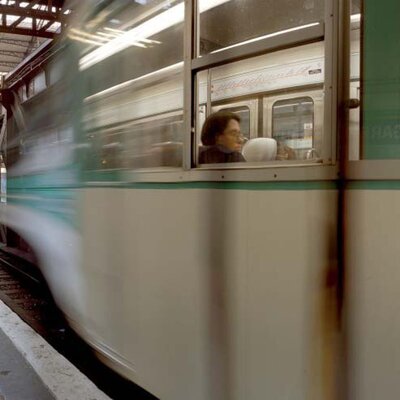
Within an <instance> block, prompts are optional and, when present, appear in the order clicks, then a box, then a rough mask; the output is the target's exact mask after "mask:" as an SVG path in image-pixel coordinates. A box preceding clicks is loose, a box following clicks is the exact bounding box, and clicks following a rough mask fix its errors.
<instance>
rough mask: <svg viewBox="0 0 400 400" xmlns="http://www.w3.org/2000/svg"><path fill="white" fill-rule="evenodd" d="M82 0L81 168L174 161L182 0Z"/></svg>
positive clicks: (77, 28) (73, 33) (179, 126)
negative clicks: (83, 146) (83, 155)
mask: <svg viewBox="0 0 400 400" xmlns="http://www.w3.org/2000/svg"><path fill="white" fill-rule="evenodd" d="M82 3H86V4H84V5H83V7H85V8H86V10H85V12H83V14H79V15H83V16H82V17H81V20H80V21H75V23H74V25H73V26H72V27H70V29H69V33H68V36H69V38H70V39H71V40H73V41H74V42H75V44H76V45H78V46H80V48H81V52H80V54H81V57H80V71H81V74H82V77H83V78H82V80H83V82H84V83H85V84H84V85H83V90H84V97H85V98H86V100H85V106H84V110H83V120H84V128H85V134H86V135H85V137H86V140H87V144H88V146H87V148H88V157H87V165H86V168H87V169H89V170H104V169H106V170H107V169H123V168H128V169H129V168H142V167H180V166H181V165H182V143H183V122H182V115H183V111H182V109H183V19H184V1H183V0H175V1H174V0H171V1H165V0H147V1H140V2H139V1H135V2H133V1H127V2H125V1H124V2H121V1H107V2H96V3H95V4H94V3H93V2H92V1H88V2H82ZM172 114H173V115H174V116H175V117H174V118H172V117H171V115H172ZM177 115H179V117H176V116H177ZM171 118H172V119H171Z"/></svg>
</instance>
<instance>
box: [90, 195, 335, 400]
mask: <svg viewBox="0 0 400 400" xmlns="http://www.w3.org/2000/svg"><path fill="white" fill-rule="evenodd" d="M335 204H336V193H335V192H334V191H330V192H328V191H322V192H318V191H305V192H301V191H280V192H273V191H259V192H257V191H255V192H251V191H233V190H184V191H180V190H166V191H165V190H130V189H118V190H110V189H90V190H87V191H86V196H85V205H84V210H83V214H84V215H85V224H86V227H85V239H84V243H85V250H86V253H85V268H86V271H87V273H88V274H89V275H90V278H91V279H90V283H88V289H89V290H90V292H89V294H88V296H89V298H90V299H89V300H88V305H89V311H90V312H89V314H91V315H92V317H91V327H93V328H96V329H98V330H99V332H100V333H99V335H98V337H97V338H98V339H100V340H102V341H103V342H104V344H107V345H108V346H110V348H111V349H112V350H113V351H114V352H115V353H119V354H120V355H123V357H121V359H120V361H122V362H124V360H123V358H126V359H127V360H125V362H126V363H127V364H128V365H130V368H131V371H129V372H127V371H124V373H125V374H128V375H129V376H130V377H131V378H132V379H135V380H136V381H137V382H138V383H139V384H140V385H142V386H144V387H145V388H147V389H148V390H150V391H151V392H152V393H154V394H155V395H157V396H159V397H161V398H162V399H163V400H175V399H186V398H190V399H193V400H203V399H207V400H209V399H210V400H214V399H215V400H217V399H218V400H221V399H229V400H237V399H241V400H244V399H245V400H258V399H260V396H261V398H262V397H265V396H268V397H271V398H274V399H299V400H300V399H307V400H308V399H312V398H325V399H328V398H329V396H328V395H327V393H328V392H329V390H328V389H329V387H326V385H327V382H328V383H329V377H328V378H327V377H326V376H321V375H323V374H322V372H321V371H324V365H323V364H324V359H323V357H322V355H321V354H322V352H321V346H323V345H325V344H326V343H327V341H326V340H325V341H324V338H323V332H322V330H321V325H322V323H321V322H322V321H321V319H320V318H321V315H322V314H323V312H321V304H322V302H323V298H324V296H325V291H324V288H323V285H322V282H323V278H324V273H325V272H326V269H327V267H328V266H329V265H332V264H334V262H335V255H334V252H332V251H330V246H329V244H331V247H334V244H332V243H333V242H334V239H332V237H334V238H335V233H334V231H335V223H336V209H335ZM330 258H331V259H330ZM325 317H326V315H325ZM328 318H329V315H328ZM110 327H112V328H110ZM328 353H329V351H328ZM325 361H326V360H325ZM328 362H329V359H328ZM324 385H325V386H324ZM328 386H329V385H328Z"/></svg>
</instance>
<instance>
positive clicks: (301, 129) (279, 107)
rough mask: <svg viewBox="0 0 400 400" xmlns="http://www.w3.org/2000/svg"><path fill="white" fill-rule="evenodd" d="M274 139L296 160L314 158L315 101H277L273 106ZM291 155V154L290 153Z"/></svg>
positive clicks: (310, 99) (308, 98)
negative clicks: (291, 153)
mask: <svg viewBox="0 0 400 400" xmlns="http://www.w3.org/2000/svg"><path fill="white" fill-rule="evenodd" d="M272 137H273V138H274V139H275V140H276V141H277V142H278V147H279V146H281V147H283V146H286V147H287V148H288V149H290V150H292V151H293V152H294V156H295V158H296V159H304V158H311V157H312V153H311V152H312V149H313V141H314V101H313V99H312V98H311V97H298V98H294V99H287V100H277V101H275V103H274V104H273V105H272ZM288 155H289V153H288Z"/></svg>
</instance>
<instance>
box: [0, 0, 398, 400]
mask: <svg viewBox="0 0 400 400" xmlns="http://www.w3.org/2000/svg"><path fill="white" fill-rule="evenodd" d="M379 3H380V4H379V5H377V4H375V2H373V1H372V0H364V2H363V4H361V2H360V1H352V2H351V1H348V0H343V1H342V0H341V1H335V0H298V1H295V2H293V1H289V0H281V1H279V2H276V1H272V0H271V1H270V0H247V1H243V0H197V1H182V0H147V1H146V0H135V1H122V0H120V1H111V0H98V1H94V0H93V1H92V0H91V1H85V2H77V1H70V2H66V4H65V8H66V10H69V11H68V13H70V22H69V24H68V27H67V28H66V29H65V30H64V32H63V34H62V35H61V38H60V40H58V41H57V43H56V44H50V43H47V44H45V45H44V46H42V47H41V48H40V49H38V51H37V54H36V57H35V58H34V59H33V60H31V62H30V67H29V68H24V66H23V65H22V66H21V67H20V68H17V69H16V70H15V71H13V72H12V73H10V74H9V75H8V76H7V77H6V79H5V82H4V88H3V89H2V123H3V131H4V138H3V136H2V142H1V151H2V155H3V158H4V164H5V168H6V169H7V187H6V188H5V187H3V188H2V202H1V204H0V222H1V224H3V226H4V227H6V228H5V229H9V230H10V231H12V232H16V234H18V237H19V238H20V240H19V241H17V243H19V244H21V243H23V244H24V246H20V247H24V248H25V254H26V256H27V257H28V256H29V257H34V258H35V260H36V261H37V265H38V267H39V268H40V269H41V271H42V273H43V275H44V277H45V279H46V281H47V283H48V285H49V287H50V289H51V291H52V293H53V296H54V298H55V300H56V302H57V304H58V306H59V307H60V309H61V310H62V311H63V313H64V314H65V316H66V318H67V319H68V321H69V323H70V324H71V326H72V327H73V328H74V329H75V330H76V331H77V332H78V333H79V334H80V335H81V336H82V337H83V338H84V339H85V340H86V341H87V342H88V343H89V344H90V345H91V346H92V347H93V349H94V350H95V351H96V353H97V354H98V355H99V357H101V359H102V360H103V361H104V362H105V363H107V364H108V365H109V366H111V367H112V368H113V369H115V370H116V371H118V372H119V373H120V374H122V375H123V376H125V377H127V378H128V379H131V380H132V381H134V382H136V383H138V384H139V385H140V386H142V387H143V388H145V389H146V390H148V391H149V392H150V393H152V394H153V395H155V396H156V397H158V398H160V399H163V400H176V399H193V400H204V399H210V400H212V399H215V400H217V399H218V400H222V399H223V400H236V399H237V400H239V399H246V400H258V399H261V398H271V399H282V400H283V399H317V398H318V399H320V398H325V399H336V398H346V396H347V398H351V399H362V400H365V399H376V398H378V397H382V395H383V396H384V397H388V398H389V397H395V395H396V393H397V392H398V390H399V389H400V387H399V386H400V384H399V382H398V379H397V371H398V370H399V368H400V357H398V356H397V353H396V350H395V349H396V343H397V340H396V339H397V337H398V335H397V333H400V332H399V331H400V323H399V319H398V318H397V315H398V312H397V308H398V307H397V306H396V304H397V302H396V300H397V297H398V296H397V293H398V290H399V285H398V281H399V278H400V275H399V272H398V268H396V267H397V263H396V258H397V257H396V240H395V239H394V238H396V237H398V235H399V233H400V232H399V231H400V225H399V224H397V223H396V219H395V218H393V215H397V213H398V212H399V210H398V206H397V204H400V203H399V202H398V201H396V200H397V196H398V190H397V189H398V188H399V184H398V180H399V178H400V175H399V173H398V172H396V171H397V170H396V169H395V168H393V166H394V167H396V166H397V165H398V161H396V158H398V155H399V147H398V143H397V134H396V132H398V127H399V124H400V121H399V109H400V104H399V101H398V98H396V94H395V93H398V90H399V89H400V88H399V83H398V82H399V75H398V74H399V72H398V70H396V68H395V65H398V64H397V63H398V61H399V60H398V57H399V56H398V54H399V53H398V51H397V46H398V45H397V42H396V39H395V33H396V32H398V28H397V19H396V17H395V16H396V15H399V14H398V13H399V11H400V9H399V5H398V4H396V2H393V1H390V0H383V1H382V2H379ZM249 21H251V23H249ZM222 22H223V23H222ZM379 29H381V30H382V32H384V33H385V35H383V34H382V35H381V34H380V31H378V30H379ZM396 29H397V31H396ZM384 38H386V39H384ZM387 38H391V39H387ZM383 49H385V50H384V51H383ZM377 57H378V59H379V62H378V61H377ZM383 66H384V67H385V69H384V68H383ZM389 83H390V85H388V84H389ZM396 91H397V92H396ZM388 99H390V101H388ZM218 110H229V111H232V112H235V113H238V114H239V115H240V117H241V131H242V134H243V135H244V136H245V137H246V139H247V140H248V142H247V143H251V142H252V141H253V142H252V143H254V139H259V138H269V139H274V140H275V142H276V144H277V149H278V150H277V154H276V156H275V157H274V158H273V159H265V160H261V161H260V160H252V159H247V160H246V161H245V162H237V163H227V164H200V163H199V162H198V160H199V151H200V150H201V148H202V145H203V144H202V143H201V139H200V132H201V127H202V125H203V123H204V121H205V119H206V118H207V117H208V116H209V115H210V114H212V113H214V112H216V111H218ZM396 127H397V128H396ZM396 129H397V130H396ZM388 160H390V161H388ZM3 181H4V179H3ZM398 225H399V226H398ZM3 240H4V241H5V243H4V245H3V247H4V248H5V249H10V247H11V246H10V244H9V243H7V239H4V238H3ZM26 249H29V250H26ZM378 271H379V273H378Z"/></svg>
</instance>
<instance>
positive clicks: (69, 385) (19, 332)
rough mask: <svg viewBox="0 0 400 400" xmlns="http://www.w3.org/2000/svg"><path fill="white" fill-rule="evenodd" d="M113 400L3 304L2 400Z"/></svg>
mask: <svg viewBox="0 0 400 400" xmlns="http://www.w3.org/2000/svg"><path fill="white" fill-rule="evenodd" d="M53 399H56V400H111V399H110V397H108V396H107V395H106V394H104V393H103V392H102V391H101V390H99V389H98V388H97V387H96V386H95V385H94V384H93V383H92V382H91V381H90V380H89V379H88V378H87V377H86V376H85V375H83V374H82V373H81V372H80V371H79V370H78V369H77V368H76V367H75V366H73V365H72V364H71V363H70V362H69V361H68V360H67V359H66V358H65V357H63V356H62V355H61V354H59V353H58V352H57V351H56V350H54V348H53V347H51V346H50V345H49V344H48V343H47V342H46V341H45V340H44V339H43V338H42V337H41V336H40V335H38V334H37V333H36V332H35V331H34V330H33V329H32V328H31V327H30V326H28V325H27V324H26V323H25V322H24V321H22V320H21V319H20V318H19V316H18V315H16V314H15V313H14V312H13V311H12V310H11V309H10V308H9V307H7V306H6V305H5V304H4V303H3V302H1V301H0V400H53Z"/></svg>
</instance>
